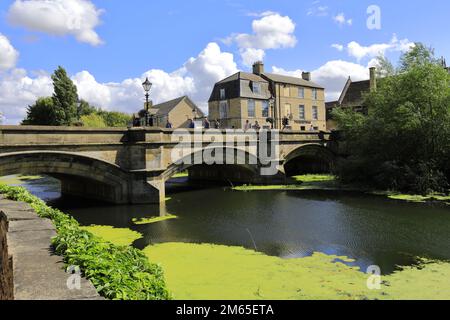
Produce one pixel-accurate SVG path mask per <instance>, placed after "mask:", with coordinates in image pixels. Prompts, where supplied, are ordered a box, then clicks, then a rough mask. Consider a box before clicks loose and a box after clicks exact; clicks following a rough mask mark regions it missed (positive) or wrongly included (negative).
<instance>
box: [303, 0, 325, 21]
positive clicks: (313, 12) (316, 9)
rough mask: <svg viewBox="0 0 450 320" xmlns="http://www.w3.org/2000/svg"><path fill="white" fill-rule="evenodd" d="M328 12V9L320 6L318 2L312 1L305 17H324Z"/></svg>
mask: <svg viewBox="0 0 450 320" xmlns="http://www.w3.org/2000/svg"><path fill="white" fill-rule="evenodd" d="M328 10H329V8H328V7H327V6H324V5H320V1H314V2H313V6H312V7H311V8H309V9H308V12H307V15H308V16H315V17H326V16H328Z"/></svg>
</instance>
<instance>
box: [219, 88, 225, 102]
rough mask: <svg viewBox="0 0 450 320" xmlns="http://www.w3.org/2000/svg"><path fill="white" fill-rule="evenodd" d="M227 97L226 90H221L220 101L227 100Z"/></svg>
mask: <svg viewBox="0 0 450 320" xmlns="http://www.w3.org/2000/svg"><path fill="white" fill-rule="evenodd" d="M225 98H226V95H225V89H220V100H225Z"/></svg>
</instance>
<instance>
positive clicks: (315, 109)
mask: <svg viewBox="0 0 450 320" xmlns="http://www.w3.org/2000/svg"><path fill="white" fill-rule="evenodd" d="M312 117H313V120H319V108H318V107H317V106H313V107H312Z"/></svg>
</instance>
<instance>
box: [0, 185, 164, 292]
mask: <svg viewBox="0 0 450 320" xmlns="http://www.w3.org/2000/svg"><path fill="white" fill-rule="evenodd" d="M0 194H4V195H5V196H6V197H7V198H8V199H11V200H15V201H23V202H26V203H28V204H30V206H31V207H32V208H33V209H34V210H35V211H36V213H37V214H38V215H39V216H40V217H42V218H48V219H50V220H52V221H53V223H54V225H55V227H56V231H57V236H56V237H55V238H54V239H53V240H52V246H53V248H54V250H55V253H56V254H58V255H61V256H62V257H63V259H64V262H65V263H66V264H67V265H76V266H79V267H80V268H81V270H82V272H83V274H84V276H85V277H86V278H87V279H89V280H90V281H91V282H92V283H93V285H94V286H95V288H96V289H97V291H98V292H99V293H100V294H101V295H102V296H104V297H105V298H108V299H113V300H166V299H171V296H170V294H169V292H168V290H167V288H166V284H165V280H164V274H163V270H162V268H161V267H160V266H159V265H157V264H154V263H150V262H149V261H148V259H147V257H146V256H145V255H144V253H143V252H142V251H140V250H138V249H135V248H132V247H129V246H116V245H113V244H111V243H109V242H105V241H103V240H102V239H100V238H98V237H95V236H94V235H93V234H92V233H90V232H88V231H85V230H82V229H81V228H80V226H79V224H78V222H77V221H76V220H75V219H74V218H72V217H70V216H69V215H67V214H65V213H63V212H61V211H60V210H57V209H54V208H51V207H49V206H47V205H46V204H45V202H44V201H42V200H41V199H39V198H37V197H35V196H33V195H31V194H30V193H29V192H28V191H27V190H26V189H24V188H21V187H10V186H6V185H0Z"/></svg>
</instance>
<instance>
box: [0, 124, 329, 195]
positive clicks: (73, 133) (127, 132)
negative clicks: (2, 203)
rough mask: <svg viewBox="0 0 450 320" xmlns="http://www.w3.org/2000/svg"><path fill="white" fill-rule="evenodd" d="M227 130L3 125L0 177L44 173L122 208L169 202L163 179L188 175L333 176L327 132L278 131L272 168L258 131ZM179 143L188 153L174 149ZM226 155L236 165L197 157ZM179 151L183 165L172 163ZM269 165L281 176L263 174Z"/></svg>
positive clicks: (69, 190) (71, 190) (251, 178)
mask: <svg viewBox="0 0 450 320" xmlns="http://www.w3.org/2000/svg"><path fill="white" fill-rule="evenodd" d="M224 133H225V130H224V131H212V132H211V131H210V130H208V131H204V130H199V131H198V130H195V131H194V130H184V137H183V138H180V135H179V133H178V131H175V133H174V130H168V129H156V128H107V129H89V128H79V127H34V126H0V176H6V175H12V174H47V175H50V176H53V177H55V178H57V179H59V180H60V181H61V191H62V193H65V194H71V195H77V196H83V197H87V198H93V199H98V200H103V201H108V202H112V203H117V204H123V203H159V202H161V201H164V199H165V182H166V181H167V180H168V179H169V178H170V177H171V176H173V175H174V174H176V173H178V172H181V171H185V170H188V171H189V177H190V179H198V180H222V181H230V182H238V183H256V184H257V183H273V182H274V181H280V179H281V180H284V179H285V178H286V177H287V176H292V175H294V174H298V173H306V172H323V171H328V170H330V169H331V167H332V166H333V163H334V160H335V153H334V152H333V148H332V147H331V146H332V142H331V141H330V134H329V133H324V132H320V133H319V132H280V133H279V143H275V138H276V136H277V135H276V134H275V133H271V134H269V137H268V138H267V139H265V140H267V141H268V144H269V149H270V148H271V147H273V148H275V146H276V148H277V149H276V151H277V152H276V155H277V156H276V157H275V158H271V159H270V161H269V162H270V164H268V163H267V161H266V162H264V163H263V161H261V156H260V155H261V147H260V145H259V142H261V139H262V138H261V137H260V136H261V135H262V134H261V133H256V132H255V133H254V134H253V135H249V134H248V133H244V132H234V133H233V134H229V135H228V136H227V140H226V141H227V144H226V145H225V146H220V144H218V142H220V141H221V139H222V136H223V135H222V134H224ZM186 135H187V136H186ZM277 141H278V140H277ZM212 142H214V143H215V145H214V144H212ZM180 145H182V146H183V152H178V153H177V152H175V151H176V150H177V149H176V148H179V147H180ZM186 150H192V152H190V153H189V152H186ZM224 150H228V151H229V150H232V151H233V153H232V154H233V155H234V158H235V159H234V160H235V162H233V163H232V164H228V163H230V162H226V163H227V164H211V163H206V161H203V160H202V157H201V156H200V157H197V155H201V154H203V153H205V152H209V153H210V155H211V154H212V155H216V154H219V151H222V152H223V151H224ZM274 150H275V149H274ZM269 153H270V152H269ZM174 154H177V155H179V156H177V158H176V159H175V160H184V161H174ZM187 159H191V160H195V159H196V160H195V161H190V162H189V161H186V160H187ZM270 165H273V166H275V167H276V169H277V170H276V174H275V175H270V176H265V175H262V174H261V172H262V171H261V170H262V169H263V168H264V167H265V166H266V167H267V166H270Z"/></svg>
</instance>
